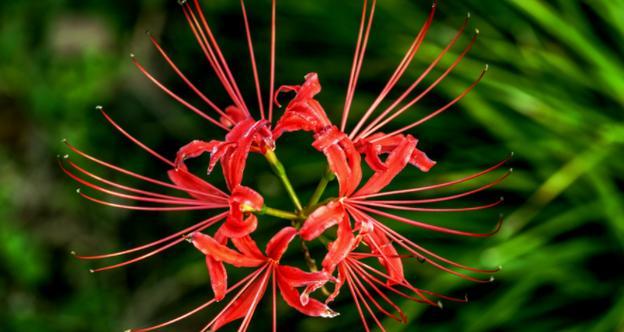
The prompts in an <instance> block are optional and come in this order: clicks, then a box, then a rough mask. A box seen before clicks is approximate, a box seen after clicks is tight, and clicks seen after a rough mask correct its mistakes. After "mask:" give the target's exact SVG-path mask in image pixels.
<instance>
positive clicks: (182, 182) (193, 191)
mask: <svg viewBox="0 0 624 332" xmlns="http://www.w3.org/2000/svg"><path fill="white" fill-rule="evenodd" d="M167 175H169V179H171V182H173V183H175V184H176V185H178V186H180V187H182V188H186V189H189V190H190V191H188V194H189V195H190V196H191V197H193V198H196V199H198V200H200V201H202V202H206V203H211V202H214V203H215V205H216V206H222V204H223V203H222V202H219V201H218V200H217V197H224V195H223V193H222V192H221V190H219V189H217V187H215V186H213V185H212V184H210V183H208V182H206V181H204V180H202V179H200V178H198V177H197V176H195V175H193V174H191V173H189V172H188V171H187V170H186V169H185V168H178V169H172V170H169V171H168V172H167ZM198 192H202V193H206V195H202V194H201V193H198ZM215 196H217V197H215Z"/></svg>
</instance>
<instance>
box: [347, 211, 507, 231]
mask: <svg viewBox="0 0 624 332" xmlns="http://www.w3.org/2000/svg"><path fill="white" fill-rule="evenodd" d="M357 209H361V210H364V211H367V212H371V213H373V214H376V215H379V216H382V217H386V218H390V219H392V220H395V221H398V222H402V223H404V224H408V225H412V226H416V227H419V228H422V229H426V230H430V231H434V232H439V233H445V234H452V235H459V236H468V237H489V236H492V235H494V234H496V233H497V232H498V231H499V229H500V227H501V225H502V219H499V221H498V222H497V223H496V226H495V228H494V230H492V231H490V232H488V233H472V232H464V231H459V230H456V229H452V228H446V227H441V226H435V225H430V224H427V223H424V222H420V221H416V220H411V219H408V218H404V217H400V216H397V215H394V214H391V213H387V212H383V211H380V210H376V209H372V208H369V207H364V206H359V207H357Z"/></svg>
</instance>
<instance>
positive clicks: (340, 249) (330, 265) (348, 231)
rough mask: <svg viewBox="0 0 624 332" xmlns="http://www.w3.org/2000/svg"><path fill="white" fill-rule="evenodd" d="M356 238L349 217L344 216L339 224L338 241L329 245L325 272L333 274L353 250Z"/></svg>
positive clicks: (324, 267) (324, 260) (324, 261)
mask: <svg viewBox="0 0 624 332" xmlns="http://www.w3.org/2000/svg"><path fill="white" fill-rule="evenodd" d="M354 245H355V236H354V235H353V229H352V228H351V225H350V223H349V215H348V214H346V213H345V214H344V215H343V217H342V220H341V221H340V223H339V224H338V232H337V234H336V240H335V241H334V242H332V243H331V244H330V245H329V250H328V252H327V255H325V258H324V259H323V263H322V265H323V270H324V271H326V272H327V273H329V274H332V273H333V272H334V270H335V269H336V266H337V265H338V264H340V263H341V262H342V261H343V260H344V259H345V258H346V257H347V256H348V255H349V253H350V252H351V251H352V250H353V247H354Z"/></svg>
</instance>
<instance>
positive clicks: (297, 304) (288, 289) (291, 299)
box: [277, 273, 338, 318]
mask: <svg viewBox="0 0 624 332" xmlns="http://www.w3.org/2000/svg"><path fill="white" fill-rule="evenodd" d="M277 285H278V287H279V290H280V294H281V295H282V298H283V299H284V301H285V302H286V304H288V305H289V306H290V307H292V308H295V309H297V310H298V311H299V312H301V313H302V314H304V315H308V316H312V317H324V318H333V317H336V316H338V313H337V312H335V311H333V310H331V309H330V308H329V307H328V306H327V305H325V304H324V303H322V302H320V301H318V300H316V299H309V301H308V303H307V304H305V305H304V304H302V303H301V298H300V295H299V292H297V289H296V288H294V287H292V286H291V285H290V284H289V283H288V281H287V280H286V279H285V278H284V277H283V276H281V275H280V274H279V273H278V274H277Z"/></svg>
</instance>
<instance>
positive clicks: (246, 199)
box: [230, 185, 264, 212]
mask: <svg viewBox="0 0 624 332" xmlns="http://www.w3.org/2000/svg"><path fill="white" fill-rule="evenodd" d="M234 204H236V206H233V205H234ZM263 205H264V198H262V196H261V195H260V194H258V193H257V192H256V191H254V190H253V189H251V188H249V187H245V186H241V185H238V186H236V187H235V188H234V190H232V194H231V195H230V207H231V208H235V207H236V208H238V209H240V210H241V211H245V212H249V211H260V209H262V206H263Z"/></svg>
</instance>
